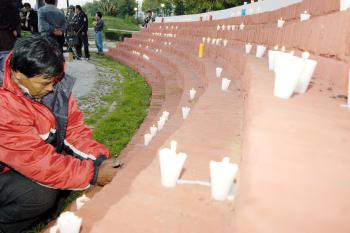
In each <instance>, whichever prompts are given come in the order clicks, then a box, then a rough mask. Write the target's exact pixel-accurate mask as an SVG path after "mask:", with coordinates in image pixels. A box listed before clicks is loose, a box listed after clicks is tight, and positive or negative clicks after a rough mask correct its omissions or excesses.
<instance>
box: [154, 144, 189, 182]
mask: <svg viewBox="0 0 350 233" xmlns="http://www.w3.org/2000/svg"><path fill="white" fill-rule="evenodd" d="M186 158H187V155H186V154H184V153H179V154H174V153H172V151H171V150H170V149H168V148H164V149H161V150H160V151H159V163H160V174H161V184H162V185H163V186H164V187H168V188H171V187H175V186H176V182H177V180H178V179H179V177H180V174H181V171H182V168H183V166H184V164H185V161H186Z"/></svg>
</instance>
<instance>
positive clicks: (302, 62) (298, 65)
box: [269, 46, 317, 99]
mask: <svg viewBox="0 0 350 233" xmlns="http://www.w3.org/2000/svg"><path fill="white" fill-rule="evenodd" d="M309 57H310V53H309V52H307V51H305V52H303V53H302V55H301V58H300V57H297V56H294V51H291V52H285V47H282V50H281V51H278V46H275V47H274V50H269V70H272V71H274V72H275V84H274V96H276V97H279V98H283V99H288V98H290V97H291V96H292V94H293V93H299V94H303V93H305V92H306V90H307V88H308V86H309V83H310V81H311V78H312V75H313V73H314V71H315V68H316V66H317V61H315V60H312V59H309Z"/></svg>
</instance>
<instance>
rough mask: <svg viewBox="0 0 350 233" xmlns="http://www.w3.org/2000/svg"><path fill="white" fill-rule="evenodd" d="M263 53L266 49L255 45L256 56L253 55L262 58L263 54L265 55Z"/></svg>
mask: <svg viewBox="0 0 350 233" xmlns="http://www.w3.org/2000/svg"><path fill="white" fill-rule="evenodd" d="M265 51H266V47H265V46H263V45H257V46H256V54H255V56H256V57H257V58H262V57H263V56H264V54H265Z"/></svg>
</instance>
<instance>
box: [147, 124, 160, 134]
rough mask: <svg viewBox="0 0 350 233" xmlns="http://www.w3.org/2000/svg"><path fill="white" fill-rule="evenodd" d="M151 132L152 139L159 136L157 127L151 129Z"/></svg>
mask: <svg viewBox="0 0 350 233" xmlns="http://www.w3.org/2000/svg"><path fill="white" fill-rule="evenodd" d="M149 131H150V133H151V135H152V137H154V136H156V134H157V131H158V128H157V127H156V126H155V125H153V126H151V127H150V128H149Z"/></svg>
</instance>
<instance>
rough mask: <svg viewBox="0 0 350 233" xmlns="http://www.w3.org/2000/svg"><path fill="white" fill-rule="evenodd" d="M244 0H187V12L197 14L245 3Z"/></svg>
mask: <svg viewBox="0 0 350 233" xmlns="http://www.w3.org/2000/svg"><path fill="white" fill-rule="evenodd" d="M243 2H244V0H202V1H197V0H186V1H185V13H186V14H197V13H203V12H208V11H215V10H222V9H227V8H230V7H234V6H237V5H241V4H243Z"/></svg>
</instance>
